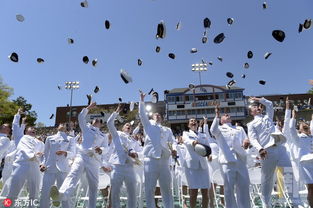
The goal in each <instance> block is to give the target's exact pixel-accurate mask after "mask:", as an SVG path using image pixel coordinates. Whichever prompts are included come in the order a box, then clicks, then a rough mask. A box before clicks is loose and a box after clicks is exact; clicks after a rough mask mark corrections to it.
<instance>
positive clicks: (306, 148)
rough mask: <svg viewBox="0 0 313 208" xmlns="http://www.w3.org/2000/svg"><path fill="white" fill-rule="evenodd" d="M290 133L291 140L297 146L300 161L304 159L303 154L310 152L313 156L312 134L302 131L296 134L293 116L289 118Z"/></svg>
mask: <svg viewBox="0 0 313 208" xmlns="http://www.w3.org/2000/svg"><path fill="white" fill-rule="evenodd" d="M311 124H312V122H311ZM290 133H291V137H292V139H293V142H294V143H295V145H296V146H297V147H298V148H299V158H300V161H302V160H303V159H304V156H307V155H309V154H312V158H313V136H312V135H307V134H304V133H301V134H298V133H297V130H296V120H295V119H294V118H292V119H291V120H290Z"/></svg>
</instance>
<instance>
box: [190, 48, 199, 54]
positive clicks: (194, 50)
mask: <svg viewBox="0 0 313 208" xmlns="http://www.w3.org/2000/svg"><path fill="white" fill-rule="evenodd" d="M197 52H198V50H197V49H196V48H192V49H191V50H190V53H197Z"/></svg>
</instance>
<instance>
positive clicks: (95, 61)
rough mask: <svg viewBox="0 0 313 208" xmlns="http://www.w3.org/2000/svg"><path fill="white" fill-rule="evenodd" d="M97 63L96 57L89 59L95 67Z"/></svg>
mask: <svg viewBox="0 0 313 208" xmlns="http://www.w3.org/2000/svg"><path fill="white" fill-rule="evenodd" d="M97 63H98V59H94V60H92V61H91V64H92V66H94V67H96V66H97Z"/></svg>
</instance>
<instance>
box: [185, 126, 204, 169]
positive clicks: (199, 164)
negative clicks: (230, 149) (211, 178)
mask: <svg viewBox="0 0 313 208" xmlns="http://www.w3.org/2000/svg"><path fill="white" fill-rule="evenodd" d="M183 139H184V145H185V148H186V150H187V151H186V156H185V158H184V163H183V166H184V167H186V168H191V169H200V168H201V169H208V162H207V158H206V157H202V156H200V155H199V154H198V153H196V152H195V149H194V146H193V145H192V143H193V142H194V141H198V143H200V144H204V145H207V146H210V144H209V141H208V139H207V136H206V134H203V133H198V132H197V133H196V132H194V131H192V130H189V131H184V132H183Z"/></svg>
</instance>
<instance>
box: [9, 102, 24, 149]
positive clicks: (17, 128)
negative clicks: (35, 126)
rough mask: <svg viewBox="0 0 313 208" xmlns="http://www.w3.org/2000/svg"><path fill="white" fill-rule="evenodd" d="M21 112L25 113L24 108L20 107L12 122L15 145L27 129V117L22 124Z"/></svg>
mask: <svg viewBox="0 0 313 208" xmlns="http://www.w3.org/2000/svg"><path fill="white" fill-rule="evenodd" d="M21 114H23V111H22V109H21V108H20V109H18V111H17V113H16V114H15V115H14V118H13V122H12V135H13V139H14V140H15V145H17V144H18V142H19V139H20V138H21V137H22V136H23V135H24V130H25V118H26V117H24V118H23V123H22V125H20V119H21Z"/></svg>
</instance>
